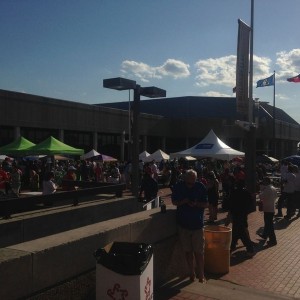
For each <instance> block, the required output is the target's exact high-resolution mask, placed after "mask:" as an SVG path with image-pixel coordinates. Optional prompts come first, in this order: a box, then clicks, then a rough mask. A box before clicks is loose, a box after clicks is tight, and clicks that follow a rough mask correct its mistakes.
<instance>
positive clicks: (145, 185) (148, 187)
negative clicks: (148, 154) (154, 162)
mask: <svg viewBox="0 0 300 300" xmlns="http://www.w3.org/2000/svg"><path fill="white" fill-rule="evenodd" d="M151 175H152V171H151V168H150V167H146V168H145V172H144V175H143V178H142V182H141V188H140V193H139V198H140V199H141V198H142V195H143V193H144V197H145V202H149V201H151V200H153V199H154V198H156V197H157V193H158V183H157V181H156V180H155V179H154V178H152V176H151ZM154 205H155V203H154V202H152V207H154Z"/></svg>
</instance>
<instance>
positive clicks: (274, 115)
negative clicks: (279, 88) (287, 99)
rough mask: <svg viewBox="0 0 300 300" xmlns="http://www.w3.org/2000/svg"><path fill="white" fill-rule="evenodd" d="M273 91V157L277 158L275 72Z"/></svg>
mask: <svg viewBox="0 0 300 300" xmlns="http://www.w3.org/2000/svg"><path fill="white" fill-rule="evenodd" d="M273 76H274V89H273V156H274V157H276V105H275V71H274V75H273Z"/></svg>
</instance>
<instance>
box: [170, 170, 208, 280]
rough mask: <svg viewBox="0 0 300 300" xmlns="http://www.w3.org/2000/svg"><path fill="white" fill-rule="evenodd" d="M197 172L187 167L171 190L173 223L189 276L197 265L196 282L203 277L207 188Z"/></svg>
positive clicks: (192, 276)
mask: <svg viewBox="0 0 300 300" xmlns="http://www.w3.org/2000/svg"><path fill="white" fill-rule="evenodd" d="M196 179H197V172H196V171H194V170H192V169H191V170H188V171H187V172H186V173H185V176H184V181H182V182H179V183H177V184H176V185H175V186H174V189H173V191H172V202H173V204H174V205H176V206H177V212H176V217H177V224H178V235H179V240H180V242H181V244H182V248H183V251H184V252H185V258H186V261H187V265H188V268H189V276H190V280H192V281H194V280H195V277H196V275H195V266H194V260H195V262H196V267H197V269H198V272H199V273H198V278H199V282H205V281H206V280H205V277H204V234H203V225H204V209H205V208H206V207H208V200H207V190H206V188H205V186H204V185H203V184H202V183H201V182H197V181H196Z"/></svg>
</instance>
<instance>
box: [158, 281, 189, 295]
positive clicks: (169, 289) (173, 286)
mask: <svg viewBox="0 0 300 300" xmlns="http://www.w3.org/2000/svg"><path fill="white" fill-rule="evenodd" d="M190 284H191V281H190V280H188V279H187V278H186V277H179V278H175V279H173V280H171V281H169V282H167V283H166V284H164V285H162V286H160V287H159V288H158V289H155V292H154V294H155V295H154V296H155V299H156V300H165V299H170V298H171V297H174V296H176V295H177V294H179V293H180V291H181V289H183V288H184V287H186V286H188V285H190Z"/></svg>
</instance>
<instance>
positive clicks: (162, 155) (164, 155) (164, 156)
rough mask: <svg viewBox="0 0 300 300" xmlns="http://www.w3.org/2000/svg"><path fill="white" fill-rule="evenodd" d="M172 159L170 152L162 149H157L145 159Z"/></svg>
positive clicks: (158, 160)
mask: <svg viewBox="0 0 300 300" xmlns="http://www.w3.org/2000/svg"><path fill="white" fill-rule="evenodd" d="M168 159H170V156H169V154H167V153H165V152H163V151H162V150H160V149H158V150H157V151H155V152H154V153H152V154H150V155H149V156H148V157H147V158H146V159H145V161H146V162H150V161H152V160H155V161H157V162H160V161H162V160H168Z"/></svg>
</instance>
